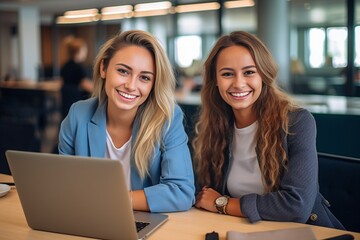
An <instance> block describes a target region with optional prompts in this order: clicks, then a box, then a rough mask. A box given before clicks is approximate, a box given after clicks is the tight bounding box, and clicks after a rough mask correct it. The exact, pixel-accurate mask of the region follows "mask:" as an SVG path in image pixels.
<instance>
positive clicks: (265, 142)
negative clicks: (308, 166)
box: [193, 31, 297, 192]
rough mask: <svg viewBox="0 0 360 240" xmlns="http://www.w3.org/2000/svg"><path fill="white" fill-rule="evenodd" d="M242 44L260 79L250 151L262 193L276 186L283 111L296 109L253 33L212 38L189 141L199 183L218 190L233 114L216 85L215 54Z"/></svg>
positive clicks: (282, 160)
mask: <svg viewBox="0 0 360 240" xmlns="http://www.w3.org/2000/svg"><path fill="white" fill-rule="evenodd" d="M234 45H235V46H243V47H245V48H247V49H248V50H249V52H250V54H251V56H252V58H253V60H254V62H255V65H256V68H257V70H258V72H259V74H260V76H261V78H262V91H261V94H260V96H259V98H258V99H257V101H256V102H255V103H254V106H253V108H254V110H255V112H256V114H257V120H258V124H259V127H258V131H257V133H256V139H257V146H256V151H257V154H258V158H259V165H260V169H261V172H262V180H263V185H264V189H265V192H269V191H272V190H274V189H277V188H278V186H279V180H280V179H279V178H280V174H281V170H282V167H286V163H287V153H286V150H285V149H284V147H283V134H282V131H284V133H285V137H286V134H289V133H288V129H289V124H288V112H289V111H295V109H297V107H296V106H295V105H294V104H293V103H292V100H291V99H290V97H288V96H287V95H286V94H285V93H284V92H282V91H281V90H280V88H279V87H278V86H277V84H276V78H277V66H276V64H275V62H274V60H273V58H272V56H271V53H270V52H269V50H268V49H267V48H266V46H265V45H264V44H263V43H262V42H261V41H260V40H259V39H258V38H257V37H255V36H254V35H251V34H249V33H246V32H243V31H237V32H232V33H230V34H229V35H226V36H223V37H221V38H219V39H218V41H217V42H216V44H215V46H214V47H213V49H212V51H211V52H210V54H209V56H208V58H207V60H206V62H205V65H204V83H203V86H202V90H201V100H202V108H201V113H200V117H199V121H198V123H197V124H196V134H197V135H196V137H195V138H194V140H193V148H194V164H195V165H196V166H195V168H196V171H197V177H198V181H199V184H200V185H209V186H213V187H215V188H217V189H220V187H221V185H222V184H223V181H224V172H223V166H224V163H225V161H226V158H227V157H228V156H226V155H227V151H228V149H229V147H230V146H229V145H230V142H231V139H230V136H232V135H233V131H234V121H235V120H234V118H235V117H234V113H233V110H232V108H231V107H230V105H228V104H227V103H226V102H225V101H224V100H223V99H222V97H221V96H220V93H219V90H218V88H217V86H216V61H217V57H218V55H219V53H220V52H221V51H222V50H223V49H225V48H227V47H230V46H234Z"/></svg>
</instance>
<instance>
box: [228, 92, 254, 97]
mask: <svg viewBox="0 0 360 240" xmlns="http://www.w3.org/2000/svg"><path fill="white" fill-rule="evenodd" d="M250 93H251V91H248V92H240V93H239V92H236V93H234V92H231V93H230V95H231V96H233V97H246V96H248V95H249V94H250Z"/></svg>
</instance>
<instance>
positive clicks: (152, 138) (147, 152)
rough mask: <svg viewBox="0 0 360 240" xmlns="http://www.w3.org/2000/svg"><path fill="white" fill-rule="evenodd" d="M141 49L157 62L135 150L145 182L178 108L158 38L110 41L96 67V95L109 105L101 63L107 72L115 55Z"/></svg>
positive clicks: (133, 35)
mask: <svg viewBox="0 0 360 240" xmlns="http://www.w3.org/2000/svg"><path fill="white" fill-rule="evenodd" d="M131 45H135V46H140V47H143V48H145V49H147V50H148V51H149V52H150V53H151V55H152V56H153V58H154V61H155V72H156V76H155V82H154V86H153V89H152V90H151V92H150V95H149V97H148V99H146V101H145V102H144V103H143V104H142V105H141V106H140V107H139V109H138V112H137V117H136V119H137V122H138V123H139V130H138V133H137V136H136V139H135V143H134V145H133V148H132V155H133V156H134V160H135V164H136V167H137V169H138V172H139V175H140V176H141V177H142V178H144V177H145V176H146V174H148V173H149V172H148V168H149V164H150V160H151V158H152V156H153V154H154V149H155V146H157V145H160V146H161V144H162V143H161V137H162V133H163V131H167V130H168V128H169V126H170V120H171V118H172V115H173V112H174V107H175V98H174V90H175V77H174V73H173V69H172V67H171V64H170V62H169V60H168V58H167V55H166V53H165V52H164V50H163V48H162V47H161V45H160V43H159V42H158V41H157V40H156V38H155V37H154V36H153V35H151V34H150V33H148V32H144V31H140V30H131V31H125V32H122V33H119V34H117V35H116V36H114V37H113V38H111V39H110V40H108V41H107V42H106V43H105V44H104V45H103V46H102V48H101V49H100V51H99V53H98V55H97V57H96V60H95V64H94V71H93V78H94V81H95V82H94V92H93V96H94V97H98V99H99V105H100V104H102V103H104V102H105V101H107V96H106V93H105V81H106V79H102V78H101V75H100V67H101V63H103V68H104V69H103V70H106V69H107V67H108V65H109V62H110V60H111V58H112V57H113V56H114V55H115V53H116V52H117V51H119V50H121V49H122V48H125V47H127V46H131Z"/></svg>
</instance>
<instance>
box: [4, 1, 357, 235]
mask: <svg viewBox="0 0 360 240" xmlns="http://www.w3.org/2000/svg"><path fill="white" fill-rule="evenodd" d="M149 8H150V9H149ZM79 10H86V11H85V13H84V12H79ZM67 11H70V12H67ZM79 15H81V16H79ZM130 29H141V30H146V31H149V32H151V33H153V34H154V35H155V36H156V37H157V38H158V39H159V40H160V42H161V43H162V45H163V47H164V49H165V50H166V52H167V54H168V56H169V58H170V61H171V63H172V65H173V67H174V69H175V70H176V76H177V80H178V83H179V84H178V85H179V88H181V81H182V79H183V78H184V77H193V79H194V80H195V81H196V83H197V84H198V85H200V88H201V76H200V77H199V70H200V72H201V63H202V62H203V60H204V59H205V58H206V57H207V53H208V52H209V51H210V49H211V47H212V46H213V44H214V42H215V41H216V39H217V38H218V37H219V36H221V35H223V34H227V33H230V32H231V31H235V30H245V31H248V32H250V33H253V34H255V35H257V36H258V37H259V38H260V39H261V40H262V41H263V42H264V43H265V44H266V45H267V46H268V47H269V49H270V50H271V52H272V54H273V56H274V58H275V60H276V62H277V64H278V66H279V84H280V85H281V86H282V87H283V88H284V89H285V90H286V91H287V92H288V93H290V94H292V95H294V97H295V98H296V99H297V100H299V101H300V102H301V103H302V104H304V106H305V107H306V108H308V109H309V110H310V111H311V112H312V114H313V115H314V117H315V120H316V124H317V150H318V152H319V153H325V154H332V155H334V156H336V157H335V158H333V159H336V160H335V161H334V162H332V161H331V160H329V159H327V158H326V156H327V155H325V157H324V156H323V155H321V157H319V184H320V189H321V192H322V193H323V194H324V196H325V197H326V198H327V199H328V200H330V202H332V211H333V212H334V213H335V215H336V216H337V217H338V218H340V220H341V221H342V222H343V223H344V225H345V226H346V227H347V228H348V230H353V231H358V232H360V225H359V221H358V219H357V218H356V217H357V216H358V215H359V214H360V208H359V204H358V202H359V201H360V192H359V191H358V183H359V177H360V174H358V173H359V167H360V160H359V159H360V147H359V137H360V124H359V123H360V98H359V97H360V70H359V68H360V0H217V1H215V0H214V1H212V0H198V1H194V0H170V1H160V2H155V1H148V0H134V1H130V0H121V1H119V0H103V1H97V0H86V1H85V0H61V1H57V0H0V123H1V124H0V151H1V152H0V154H1V155H0V173H9V169H8V168H7V164H6V160H5V157H4V151H5V150H6V149H19V150H29V151H42V152H52V151H53V149H54V148H56V145H57V134H58V130H59V128H58V127H59V117H57V115H56V113H57V112H58V109H59V96H58V93H59V91H55V94H54V92H50V93H49V91H48V90H47V89H46V88H40V89H39V91H34V89H31V91H29V89H26V88H25V89H22V88H20V89H19V88H17V87H13V86H17V85H16V82H21V83H23V82H26V81H27V82H31V83H34V84H33V86H38V85H37V84H38V83H40V84H39V86H43V85H42V84H43V83H52V82H54V81H56V80H58V79H59V75H60V69H61V66H62V64H63V63H64V61H65V60H66V59H65V54H64V52H65V51H64V44H63V42H64V39H65V38H66V37H67V36H75V37H80V38H83V39H84V40H85V41H86V42H87V45H88V56H87V60H86V61H85V65H86V68H87V69H88V74H89V76H90V77H91V71H92V64H93V61H94V59H95V56H96V54H97V51H98V50H99V48H100V46H101V45H102V44H103V43H105V41H106V40H107V39H109V38H110V37H111V36H113V35H114V34H116V33H118V32H119V31H125V30H130ZM7 83H11V84H7ZM196 91H197V93H198V89H197V90H196ZM60 97H61V96H60ZM183 100H184V99H183ZM179 104H180V106H181V107H182V108H183V110H184V113H185V128H186V130H187V132H188V133H189V137H190V139H191V137H192V128H193V124H194V121H195V120H196V119H194V118H193V116H196V111H198V106H199V104H201V103H199V102H195V103H194V102H191V99H190V100H186V99H185V100H184V101H183V102H181V101H180V100H179ZM54 115H55V117H54ZM29 120H30V122H31V123H30V125H29V124H28V122H29ZM60 120H61V119H60ZM34 122H35V124H34ZM319 156H320V155H319ZM350 158H351V159H350ZM6 168H7V169H6ZM334 172H336V174H334Z"/></svg>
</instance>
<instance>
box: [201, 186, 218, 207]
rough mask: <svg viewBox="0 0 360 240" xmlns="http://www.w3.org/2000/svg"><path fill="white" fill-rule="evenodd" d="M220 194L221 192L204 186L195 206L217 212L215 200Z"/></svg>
mask: <svg viewBox="0 0 360 240" xmlns="http://www.w3.org/2000/svg"><path fill="white" fill-rule="evenodd" d="M220 196H221V194H220V193H218V192H217V191H215V190H214V189H212V188H208V187H203V188H202V190H201V191H200V192H199V193H198V195H197V196H196V202H195V207H197V208H202V209H206V210H208V211H210V212H217V209H216V207H215V200H216V199H217V198H218V197H220Z"/></svg>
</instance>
